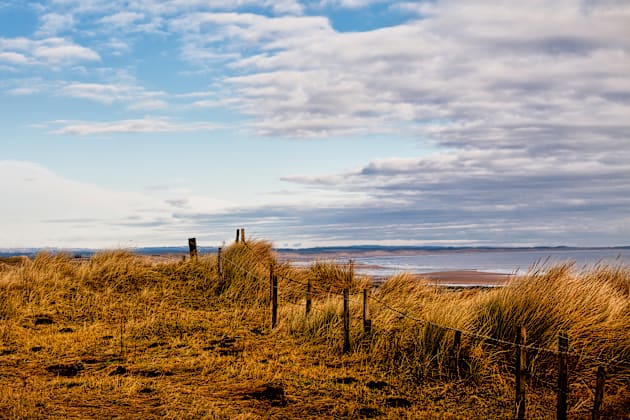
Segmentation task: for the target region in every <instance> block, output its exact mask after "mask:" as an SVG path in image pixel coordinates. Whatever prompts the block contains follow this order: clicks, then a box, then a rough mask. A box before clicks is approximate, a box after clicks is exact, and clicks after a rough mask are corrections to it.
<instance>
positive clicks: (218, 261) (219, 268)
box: [217, 247, 223, 280]
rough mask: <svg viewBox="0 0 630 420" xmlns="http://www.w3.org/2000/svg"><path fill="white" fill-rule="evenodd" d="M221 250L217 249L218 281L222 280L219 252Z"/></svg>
mask: <svg viewBox="0 0 630 420" xmlns="http://www.w3.org/2000/svg"><path fill="white" fill-rule="evenodd" d="M222 250H223V248H221V247H219V248H218V249H217V274H218V275H219V279H220V280H221V279H223V264H222V261H221V251H222Z"/></svg>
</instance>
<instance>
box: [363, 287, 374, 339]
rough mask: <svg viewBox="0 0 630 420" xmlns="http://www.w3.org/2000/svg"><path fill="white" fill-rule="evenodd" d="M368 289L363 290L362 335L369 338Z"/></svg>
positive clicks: (370, 328) (370, 329) (370, 321)
mask: <svg viewBox="0 0 630 420" xmlns="http://www.w3.org/2000/svg"><path fill="white" fill-rule="evenodd" d="M369 298H370V295H369V289H363V334H364V336H365V337H370V335H371V334H372V319H371V317H370V304H369V301H368V299H369Z"/></svg>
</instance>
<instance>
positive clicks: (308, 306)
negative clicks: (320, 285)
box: [306, 280, 312, 316]
mask: <svg viewBox="0 0 630 420" xmlns="http://www.w3.org/2000/svg"><path fill="white" fill-rule="evenodd" d="M311 292H312V290H311V281H310V280H309V281H308V283H306V316H308V314H310V313H311V305H312V303H311Z"/></svg>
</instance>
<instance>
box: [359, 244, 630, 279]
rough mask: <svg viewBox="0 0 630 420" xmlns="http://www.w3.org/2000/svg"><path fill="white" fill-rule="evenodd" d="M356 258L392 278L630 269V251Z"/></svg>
mask: <svg viewBox="0 0 630 420" xmlns="http://www.w3.org/2000/svg"><path fill="white" fill-rule="evenodd" d="M353 259H354V260H355V261H356V262H357V269H358V271H359V272H362V273H365V274H370V275H378V276H388V275H392V274H395V273H400V272H410V273H429V272H432V271H449V270H475V271H488V272H493V273H507V274H514V273H518V274H525V273H526V272H527V271H528V270H529V269H530V268H532V267H534V266H539V267H540V266H541V265H544V266H549V265H552V264H558V263H565V262H574V263H575V268H576V269H588V268H590V267H593V266H594V265H596V264H601V263H609V264H614V265H619V264H622V265H625V266H630V250H628V249H597V250H546V251H483V252H479V251H476V252H436V253H431V254H417V255H400V256H375V257H357V258H353Z"/></svg>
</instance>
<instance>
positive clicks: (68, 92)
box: [58, 80, 168, 110]
mask: <svg viewBox="0 0 630 420" xmlns="http://www.w3.org/2000/svg"><path fill="white" fill-rule="evenodd" d="M128 82H131V83H133V82H135V80H129V81H121V82H120V83H109V84H106V83H79V82H74V83H67V84H64V85H62V87H61V88H60V89H59V92H58V93H59V94H60V95H62V96H67V97H71V98H81V99H88V100H91V101H95V102H99V103H102V104H105V105H112V104H114V103H126V104H128V108H129V109H131V110H142V109H145V110H149V109H164V108H166V107H167V106H168V103H167V102H166V101H165V100H164V98H166V96H167V95H166V93H164V92H158V91H147V90H145V89H144V88H143V87H141V86H137V85H135V84H131V83H128Z"/></svg>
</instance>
